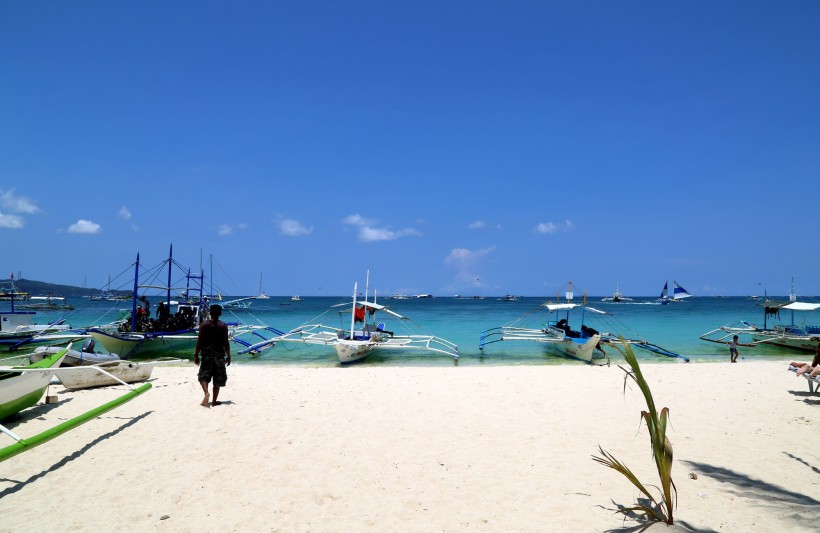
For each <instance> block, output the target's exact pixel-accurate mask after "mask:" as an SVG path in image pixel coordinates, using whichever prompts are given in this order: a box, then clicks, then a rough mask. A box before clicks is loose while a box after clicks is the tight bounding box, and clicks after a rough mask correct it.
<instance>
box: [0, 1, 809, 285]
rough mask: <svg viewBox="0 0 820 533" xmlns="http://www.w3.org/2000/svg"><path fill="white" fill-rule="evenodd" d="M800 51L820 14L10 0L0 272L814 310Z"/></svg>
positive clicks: (609, 6) (1, 58)
mask: <svg viewBox="0 0 820 533" xmlns="http://www.w3.org/2000/svg"><path fill="white" fill-rule="evenodd" d="M818 57H820V3H818V2H814V1H805V2H801V1H795V2H754V1H752V2H749V1H743V2H740V1H737V2H719V3H715V2H685V3H679V2H678V3H673V2H655V1H642V2H630V1H627V2H614V1H592V2H550V1H539V2H513V3H510V2H476V1H470V2H466V1H464V2H462V1H452V2H425V1H421V2H416V1H412V2H411V1H405V2H392V1H385V2H341V1H333V2H317V1H300V2H296V1H290V2H273V1H266V2H238V3H229V2H211V1H199V2H150V1H149V2H93V1H81V2H56V1H55V2H48V1H47V2H36V3H31V2H5V3H3V5H2V6H0V72H2V83H0V101H2V106H0V243H2V247H0V249H2V250H3V252H2V254H0V269H5V272H4V273H3V274H2V275H1V276H0V277H6V276H7V275H8V273H10V272H22V273H23V276H24V277H26V278H29V279H35V280H41V281H50V282H54V283H65V284H71V285H82V284H83V283H84V282H85V283H87V285H88V286H93V287H100V286H102V285H103V284H104V283H105V281H106V278H107V276H108V275H109V274H112V275H114V274H116V273H119V272H120V271H122V270H123V269H124V268H126V267H127V266H128V265H129V264H130V263H131V262H133V260H134V258H135V256H136V253H137V252H140V253H141V257H142V259H143V262H145V263H146V264H150V265H153V264H156V263H159V262H160V261H161V260H162V259H163V258H164V257H165V256H166V254H167V251H168V247H169V245H170V244H173V245H174V250H175V257H176V258H177V259H179V260H180V261H182V262H183V263H186V264H189V265H191V266H194V267H196V266H197V265H198V264H199V262H200V257H204V258H206V259H205V261H206V262H208V260H207V258H208V257H213V261H214V262H215V263H216V264H217V265H218V268H217V269H216V271H215V276H214V277H215V278H216V279H215V281H216V283H217V284H218V285H219V286H220V287H221V288H222V289H223V290H224V291H225V292H228V293H234V294H254V293H256V292H257V291H258V288H259V278H260V275H262V276H263V277H264V289H265V290H266V291H267V292H268V293H270V294H285V295H288V294H301V295H314V294H316V295H339V294H347V293H348V292H350V290H351V288H352V284H353V282H354V281H356V280H358V281H359V282H360V283H361V282H363V281H364V275H365V271H366V270H367V269H370V270H371V271H372V277H373V285H375V287H376V288H377V289H378V290H379V291H380V293H382V294H386V293H393V292H405V293H432V294H436V295H451V294H456V293H460V294H467V295H472V294H482V295H497V294H505V293H513V294H519V295H526V296H542V295H552V294H555V293H556V292H557V291H558V290H559V289H560V288H561V287H563V286H564V285H565V284H566V282H567V280H569V279H571V280H573V282H574V283H575V285H576V288H577V291H581V290H584V289H585V290H587V291H588V292H589V293H590V294H595V295H603V294H608V293H611V292H612V291H613V290H614V288H615V286H616V284H618V285H619V286H620V288H621V290H622V291H623V292H624V293H625V294H627V295H655V294H658V293H660V289H661V287H662V286H663V283H664V282H665V281H666V280H670V281H671V280H672V279H677V280H678V281H679V282H680V283H682V284H683V285H684V286H685V287H686V288H687V289H688V290H689V291H690V292H692V293H694V294H696V295H748V294H758V293H762V289H761V287H765V288H766V290H767V291H768V292H769V293H770V294H772V293H777V294H785V293H786V292H787V291H788V289H789V285H790V283H791V278H792V277H794V278H795V285H796V288H797V290H798V292H799V293H801V294H820V275H818V265H820V238H818V237H819V235H818V230H819V229H820V206H818V199H820V179H818V178H820V176H818V174H820V61H818ZM206 270H207V267H206ZM0 272H3V270H0Z"/></svg>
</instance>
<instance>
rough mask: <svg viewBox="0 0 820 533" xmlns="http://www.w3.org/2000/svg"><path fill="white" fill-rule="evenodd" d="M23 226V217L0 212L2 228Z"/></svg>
mask: <svg viewBox="0 0 820 533" xmlns="http://www.w3.org/2000/svg"><path fill="white" fill-rule="evenodd" d="M22 227H23V217H21V216H18V215H6V214H5V213H0V228H9V229H20V228H22Z"/></svg>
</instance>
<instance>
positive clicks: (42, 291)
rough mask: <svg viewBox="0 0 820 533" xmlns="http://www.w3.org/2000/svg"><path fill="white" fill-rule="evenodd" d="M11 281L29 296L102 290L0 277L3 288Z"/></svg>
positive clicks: (127, 293) (69, 295)
mask: <svg viewBox="0 0 820 533" xmlns="http://www.w3.org/2000/svg"><path fill="white" fill-rule="evenodd" d="M12 281H14V286H15V287H16V288H17V290H18V291H20V292H27V293H28V294H29V296H47V295H48V294H49V293H51V295H52V296H67V297H81V296H95V295H97V294H100V293H101V292H102V290H101V289H89V288H84V287H74V286H71V285H57V284H55V283H46V282H44V281H34V280H30V279H16V280H11V279H8V278H6V279H0V287H2V288H3V289H9V288H10V287H11V283H12ZM111 292H112V293H114V294H125V295H130V294H131V293H129V292H127V291H111Z"/></svg>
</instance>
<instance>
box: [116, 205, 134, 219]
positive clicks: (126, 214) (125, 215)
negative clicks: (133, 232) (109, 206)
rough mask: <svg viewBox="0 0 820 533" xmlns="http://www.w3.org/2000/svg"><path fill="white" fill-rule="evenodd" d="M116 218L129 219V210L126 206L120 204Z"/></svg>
mask: <svg viewBox="0 0 820 533" xmlns="http://www.w3.org/2000/svg"><path fill="white" fill-rule="evenodd" d="M117 218H118V219H120V220H131V211H129V210H128V208H127V207H125V206H122V207H120V210H119V211H117Z"/></svg>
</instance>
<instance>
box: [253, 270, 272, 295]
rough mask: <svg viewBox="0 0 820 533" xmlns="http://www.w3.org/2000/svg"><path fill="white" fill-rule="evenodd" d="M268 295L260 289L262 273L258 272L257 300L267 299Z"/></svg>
mask: <svg viewBox="0 0 820 533" xmlns="http://www.w3.org/2000/svg"><path fill="white" fill-rule="evenodd" d="M268 298H270V296H268V295H267V293H265V291H263V290H262V273H261V272H260V273H259V295H257V297H256V299H257V300H267V299H268Z"/></svg>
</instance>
